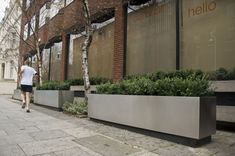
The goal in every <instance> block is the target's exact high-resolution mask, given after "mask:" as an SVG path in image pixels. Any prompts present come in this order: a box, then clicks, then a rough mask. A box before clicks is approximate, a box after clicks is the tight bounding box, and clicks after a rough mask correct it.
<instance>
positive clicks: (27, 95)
mask: <svg viewBox="0 0 235 156" xmlns="http://www.w3.org/2000/svg"><path fill="white" fill-rule="evenodd" d="M29 104H30V92H26V111H27V112H28V113H29V112H30V110H29Z"/></svg>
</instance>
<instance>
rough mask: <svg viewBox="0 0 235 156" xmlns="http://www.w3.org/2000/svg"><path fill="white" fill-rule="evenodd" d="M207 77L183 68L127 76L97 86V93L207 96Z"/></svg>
mask: <svg viewBox="0 0 235 156" xmlns="http://www.w3.org/2000/svg"><path fill="white" fill-rule="evenodd" d="M209 87H210V83H209V81H208V77H207V75H206V74H204V73H203V72H201V71H193V70H187V71H186V70H183V71H176V72H158V73H155V74H149V75H142V76H141V75H135V76H128V77H126V78H125V79H124V80H123V81H121V82H120V83H115V84H112V83H106V84H104V85H101V86H98V87H97V93H98V94H122V95H160V96H208V95H212V94H213V92H212V91H211V90H210V89H209Z"/></svg>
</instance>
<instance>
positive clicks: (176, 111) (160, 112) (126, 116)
mask: <svg viewBox="0 0 235 156" xmlns="http://www.w3.org/2000/svg"><path fill="white" fill-rule="evenodd" d="M88 98H89V100H88V116H89V117H90V118H94V119H99V120H103V121H108V122H113V123H118V124H122V125H128V126H132V127H137V128H141V129H147V130H152V131H156V132H161V133H166V134H172V135H176V136H181V137H186V138H192V139H196V140H200V139H203V138H207V137H210V136H211V135H212V134H214V133H215V132H216V103H215V98H213V97H208V98H200V97H177V96H175V97H174V96H133V95H104V94H89V95H88Z"/></svg>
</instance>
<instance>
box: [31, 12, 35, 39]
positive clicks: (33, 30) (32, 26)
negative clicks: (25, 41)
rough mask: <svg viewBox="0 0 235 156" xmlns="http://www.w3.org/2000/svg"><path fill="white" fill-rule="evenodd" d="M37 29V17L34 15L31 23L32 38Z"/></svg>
mask: <svg viewBox="0 0 235 156" xmlns="http://www.w3.org/2000/svg"><path fill="white" fill-rule="evenodd" d="M35 28H36V16H35V15H34V16H33V17H32V18H31V21H30V36H31V35H32V34H33V33H34V32H35Z"/></svg>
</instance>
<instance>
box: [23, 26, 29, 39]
mask: <svg viewBox="0 0 235 156" xmlns="http://www.w3.org/2000/svg"><path fill="white" fill-rule="evenodd" d="M28 31H29V23H27V24H25V26H24V36H23V39H24V40H26V39H27V38H28Z"/></svg>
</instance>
